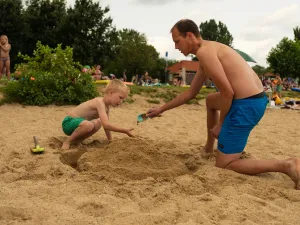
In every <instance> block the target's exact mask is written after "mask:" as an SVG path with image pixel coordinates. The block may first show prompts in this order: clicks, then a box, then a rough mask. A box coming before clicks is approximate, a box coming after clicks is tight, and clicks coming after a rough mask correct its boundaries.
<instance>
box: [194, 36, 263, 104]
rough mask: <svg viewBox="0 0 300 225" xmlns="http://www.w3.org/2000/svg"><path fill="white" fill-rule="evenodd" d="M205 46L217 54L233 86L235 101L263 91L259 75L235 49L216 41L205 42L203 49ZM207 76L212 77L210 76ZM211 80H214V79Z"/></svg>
mask: <svg viewBox="0 0 300 225" xmlns="http://www.w3.org/2000/svg"><path fill="white" fill-rule="evenodd" d="M205 46H206V47H207V49H209V50H212V51H214V52H215V53H216V54H217V57H218V59H219V60H220V62H221V64H222V66H223V69H224V72H225V74H226V76H227V79H228V81H229V83H230V84H231V86H232V89H233V91H234V98H235V99H240V98H246V97H249V96H252V95H255V94H258V93H260V92H262V91H263V86H262V84H261V81H260V80H259V78H258V76H257V74H256V73H255V72H254V71H253V70H252V68H251V67H250V66H249V65H248V64H247V62H246V61H245V60H244V59H243V58H242V57H241V56H240V55H239V54H238V53H237V52H236V51H235V50H234V49H232V48H230V47H228V46H226V45H224V44H221V43H218V42H214V41H204V43H203V45H202V46H201V48H202V47H205ZM201 48H200V49H201ZM200 64H201V62H200ZM211 66H213V65H211ZM207 75H208V76H210V74H207ZM211 78H212V80H214V78H213V77H211Z"/></svg>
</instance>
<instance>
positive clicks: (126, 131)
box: [125, 128, 134, 137]
mask: <svg viewBox="0 0 300 225" xmlns="http://www.w3.org/2000/svg"><path fill="white" fill-rule="evenodd" d="M133 130H134V129H133V128H129V129H126V130H125V134H127V135H128V136H129V137H134V135H133V134H132V133H131V132H130V131H133Z"/></svg>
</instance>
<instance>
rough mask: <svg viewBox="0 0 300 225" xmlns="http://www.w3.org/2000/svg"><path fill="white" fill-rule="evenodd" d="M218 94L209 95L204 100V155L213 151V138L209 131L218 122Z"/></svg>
mask: <svg viewBox="0 0 300 225" xmlns="http://www.w3.org/2000/svg"><path fill="white" fill-rule="evenodd" d="M220 98H221V96H220V93H219V92H218V93H213V94H209V95H208V96H207V98H206V110H207V124H206V125H207V141H206V145H205V147H204V150H203V151H204V153H212V152H213V149H214V143H215V138H214V137H213V136H212V134H211V131H210V130H211V129H212V128H213V127H214V126H215V125H216V124H217V123H218V122H219V110H220V105H221V102H220Z"/></svg>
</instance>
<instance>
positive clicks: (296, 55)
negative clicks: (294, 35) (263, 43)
mask: <svg viewBox="0 0 300 225" xmlns="http://www.w3.org/2000/svg"><path fill="white" fill-rule="evenodd" d="M267 61H268V63H269V64H270V67H271V68H272V69H273V70H274V72H276V73H280V74H281V75H282V76H291V77H300V41H293V40H289V39H288V38H286V37H285V38H283V39H282V40H281V41H280V42H279V44H278V45H277V46H276V47H275V48H272V49H271V51H270V52H269V54H268V56H267Z"/></svg>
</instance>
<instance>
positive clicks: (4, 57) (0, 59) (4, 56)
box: [0, 35, 11, 80]
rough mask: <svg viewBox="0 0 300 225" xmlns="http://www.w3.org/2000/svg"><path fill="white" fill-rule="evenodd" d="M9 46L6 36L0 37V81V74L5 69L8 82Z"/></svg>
mask: <svg viewBox="0 0 300 225" xmlns="http://www.w3.org/2000/svg"><path fill="white" fill-rule="evenodd" d="M10 48H11V46H10V44H9V43H8V38H7V36H6V35H1V36H0V79H1V78H2V72H3V69H4V67H5V69H6V76H7V80H10V58H9V51H10Z"/></svg>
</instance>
